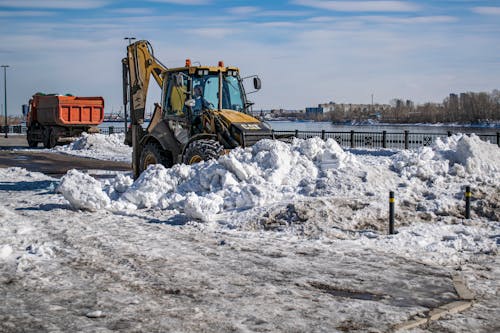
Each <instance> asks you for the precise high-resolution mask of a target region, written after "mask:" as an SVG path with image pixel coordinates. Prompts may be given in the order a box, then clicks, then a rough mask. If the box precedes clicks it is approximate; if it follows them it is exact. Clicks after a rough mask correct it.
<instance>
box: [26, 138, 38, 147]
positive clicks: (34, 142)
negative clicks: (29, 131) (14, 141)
mask: <svg viewBox="0 0 500 333" xmlns="http://www.w3.org/2000/svg"><path fill="white" fill-rule="evenodd" d="M28 146H29V147H30V148H36V147H38V141H33V140H31V139H28Z"/></svg>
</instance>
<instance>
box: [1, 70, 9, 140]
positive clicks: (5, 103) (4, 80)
mask: <svg viewBox="0 0 500 333" xmlns="http://www.w3.org/2000/svg"><path fill="white" fill-rule="evenodd" d="M0 67H3V84H4V94H5V96H4V98H5V100H4V107H5V128H4V129H5V137H6V138H8V137H9V135H8V134H7V132H8V129H7V126H8V125H7V67H9V65H2V66H0Z"/></svg>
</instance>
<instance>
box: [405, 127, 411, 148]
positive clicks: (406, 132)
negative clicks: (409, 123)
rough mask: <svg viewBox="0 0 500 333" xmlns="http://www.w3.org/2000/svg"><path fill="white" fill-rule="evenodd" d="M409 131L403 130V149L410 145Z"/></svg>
mask: <svg viewBox="0 0 500 333" xmlns="http://www.w3.org/2000/svg"><path fill="white" fill-rule="evenodd" d="M409 136H410V131H408V130H406V131H405V149H408V148H409V147H410V139H409Z"/></svg>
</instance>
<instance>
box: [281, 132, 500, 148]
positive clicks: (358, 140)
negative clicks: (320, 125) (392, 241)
mask: <svg viewBox="0 0 500 333" xmlns="http://www.w3.org/2000/svg"><path fill="white" fill-rule="evenodd" d="M274 133H275V135H276V137H278V138H280V137H292V136H293V137H296V138H299V139H309V138H312V137H321V138H322V139H323V140H326V139H334V140H335V141H337V143H338V144H339V145H340V146H342V147H347V148H392V149H415V148H418V147H425V146H430V145H432V144H433V143H434V142H435V141H436V139H437V138H445V137H448V136H451V135H452V133H451V132H446V133H413V132H410V131H403V132H387V131H382V132H357V131H348V132H345V131H344V132H335V131H334V132H331V131H298V130H295V131H274ZM478 136H479V137H480V138H481V139H482V140H484V141H488V142H490V143H493V144H497V145H498V146H500V132H497V133H492V134H478Z"/></svg>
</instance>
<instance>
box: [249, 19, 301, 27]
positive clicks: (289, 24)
mask: <svg viewBox="0 0 500 333" xmlns="http://www.w3.org/2000/svg"><path fill="white" fill-rule="evenodd" d="M258 25H260V26H262V27H268V28H288V27H295V26H297V24H295V23H292V22H286V21H276V22H265V23H259V24H258Z"/></svg>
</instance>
